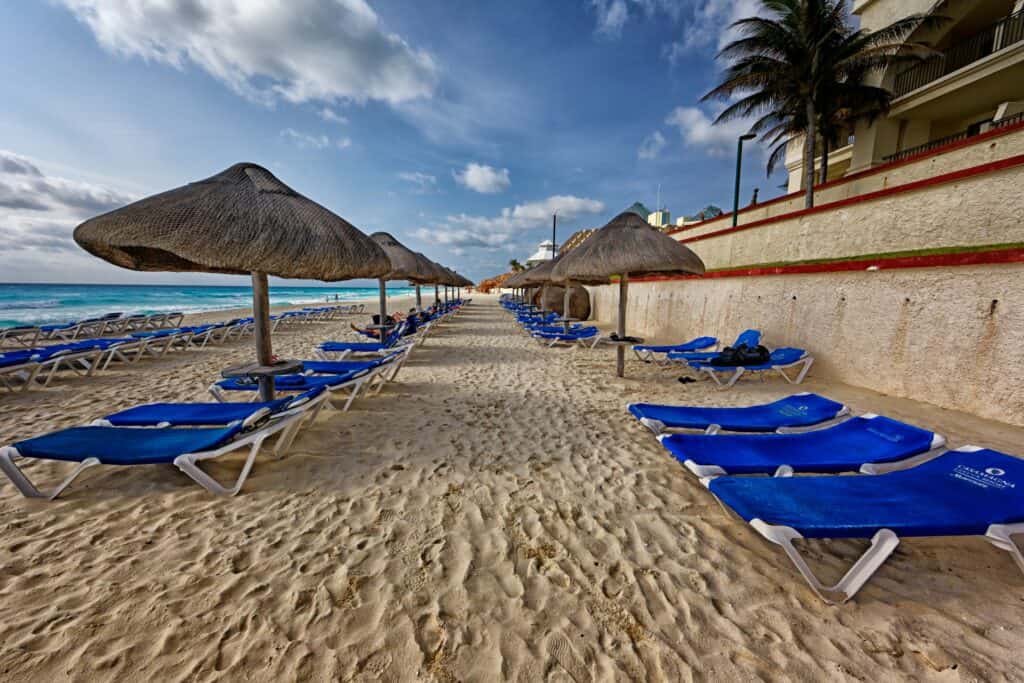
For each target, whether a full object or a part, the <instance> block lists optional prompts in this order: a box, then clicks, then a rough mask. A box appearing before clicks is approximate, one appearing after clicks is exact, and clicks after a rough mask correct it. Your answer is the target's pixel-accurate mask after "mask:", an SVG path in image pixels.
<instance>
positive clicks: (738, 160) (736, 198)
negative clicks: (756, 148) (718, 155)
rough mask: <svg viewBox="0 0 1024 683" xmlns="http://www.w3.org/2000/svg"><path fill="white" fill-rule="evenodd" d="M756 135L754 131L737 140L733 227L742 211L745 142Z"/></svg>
mask: <svg viewBox="0 0 1024 683" xmlns="http://www.w3.org/2000/svg"><path fill="white" fill-rule="evenodd" d="M756 137H757V136H756V135H754V134H753V133H746V134H745V135H741V136H740V137H739V139H737V140H736V188H735V190H733V194H732V227H734V228H735V227H736V222H737V220H738V219H739V213H740V168H741V167H742V166H743V143H744V142H745V141H747V140H753V139H754V138H756Z"/></svg>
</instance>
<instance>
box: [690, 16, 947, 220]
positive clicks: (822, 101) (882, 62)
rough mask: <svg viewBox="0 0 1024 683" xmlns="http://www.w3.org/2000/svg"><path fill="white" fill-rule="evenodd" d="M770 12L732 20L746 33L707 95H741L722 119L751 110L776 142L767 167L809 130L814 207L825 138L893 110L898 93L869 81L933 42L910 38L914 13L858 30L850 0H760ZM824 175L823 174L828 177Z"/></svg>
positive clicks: (808, 187) (917, 22)
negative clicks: (816, 169)
mask: <svg viewBox="0 0 1024 683" xmlns="http://www.w3.org/2000/svg"><path fill="white" fill-rule="evenodd" d="M761 5H762V7H763V8H764V10H765V15H766V16H758V17H750V18H747V19H740V20H739V21H737V22H735V23H734V24H733V25H732V28H734V29H736V30H737V31H739V33H740V38H738V39H737V40H734V41H732V42H731V43H729V44H728V45H726V46H725V47H724V48H722V50H721V51H720V52H719V53H718V57H719V59H724V60H728V61H729V66H728V68H727V69H726V72H725V77H724V79H723V81H722V82H721V84H719V85H718V86H717V87H716V88H714V89H713V90H711V91H710V92H709V93H707V94H706V95H705V96H704V97H703V101H707V100H710V99H725V100H731V99H733V98H734V97H736V96H739V99H738V100H736V101H735V102H733V103H732V104H731V105H729V106H728V107H726V108H725V109H724V110H723V111H722V113H721V114H719V115H718V118H717V119H715V123H720V122H723V121H731V120H735V119H742V118H747V117H751V116H756V117H757V120H756V121H755V122H754V124H753V125H752V126H751V129H750V130H751V132H753V133H756V134H758V135H760V136H761V140H762V142H765V143H767V144H768V145H769V146H770V147H772V148H773V149H772V152H771V154H770V156H769V158H768V173H769V174H771V172H772V170H773V169H774V168H775V166H776V164H777V163H778V162H779V160H780V159H782V157H783V155H784V154H785V150H786V144H787V143H789V142H790V141H791V140H792V139H793V138H794V137H796V136H798V135H803V136H804V169H803V170H804V188H805V197H806V198H805V205H806V206H807V207H808V208H810V207H811V206H814V158H815V156H816V154H815V146H816V144H817V141H818V138H819V136H822V137H823V140H824V141H825V144H826V154H825V158H823V160H822V161H823V164H822V165H823V166H825V167H826V170H825V171H824V173H827V161H826V159H827V145H828V144H829V143H831V142H835V138H836V134H837V132H838V131H839V130H841V129H842V128H843V127H844V126H849V125H851V124H852V122H853V121H855V120H856V119H858V118H860V117H863V116H877V115H879V114H881V113H884V112H885V111H887V110H888V106H889V102H890V99H891V97H892V95H891V93H890V92H889V91H888V90H886V89H884V88H882V87H879V86H874V85H869V84H868V83H867V82H866V80H867V79H868V78H869V77H870V76H872V75H877V74H878V73H881V72H882V71H884V70H885V69H886V68H888V67H889V66H891V65H893V64H896V63H898V62H901V61H905V60H908V59H920V57H921V53H922V52H923V51H924V50H926V48H925V47H924V46H923V45H921V44H919V43H913V44H910V43H907V42H906V38H907V36H908V35H910V34H911V33H912V32H913V31H914V30H915V29H916V28H918V27H919V26H921V25H922V24H923V23H925V22H935V21H938V18H936V17H930V18H926V17H924V16H922V15H913V16H910V17H906V18H904V19H900V20H898V21H896V22H894V23H892V24H890V25H889V26H887V27H885V28H882V29H879V30H877V31H866V30H861V29H854V28H853V26H852V24H851V21H850V17H849V14H848V12H847V9H846V3H845V2H844V0H761ZM824 173H823V175H822V177H823V178H824V177H825V176H824Z"/></svg>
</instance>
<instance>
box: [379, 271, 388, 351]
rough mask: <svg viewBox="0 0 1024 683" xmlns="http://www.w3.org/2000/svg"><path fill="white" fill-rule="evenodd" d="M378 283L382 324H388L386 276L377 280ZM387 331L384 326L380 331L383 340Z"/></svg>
mask: <svg viewBox="0 0 1024 683" xmlns="http://www.w3.org/2000/svg"><path fill="white" fill-rule="evenodd" d="M377 283H378V288H379V294H380V324H381V325H382V326H383V325H387V324H388V322H387V319H388V288H387V282H385V281H384V278H381V279H380V280H377ZM386 332H387V329H386V328H384V327H381V328H380V330H379V333H380V340H381V341H384V337H385V336H386V334H385V333H386Z"/></svg>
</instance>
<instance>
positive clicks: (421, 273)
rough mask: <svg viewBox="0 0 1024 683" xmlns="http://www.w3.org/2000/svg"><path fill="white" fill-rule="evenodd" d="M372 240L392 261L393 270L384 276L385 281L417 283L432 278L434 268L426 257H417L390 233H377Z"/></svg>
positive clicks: (372, 236) (371, 236) (371, 237)
mask: <svg viewBox="0 0 1024 683" xmlns="http://www.w3.org/2000/svg"><path fill="white" fill-rule="evenodd" d="M370 239H372V240H373V241H374V242H376V243H377V244H378V245H379V246H380V248H381V249H383V250H384V253H385V254H387V255H388V260H389V261H391V270H390V271H388V273H387V275H385V276H384V278H383V279H385V280H409V281H411V282H415V281H417V280H419V281H422V280H424V279H428V278H430V276H431V275H432V274H433V267H432V266H431V264H430V262H429V261H427V260H426V257H423V258H422V259H421V257H420V256H419V255H417V254H416V253H415V252H414V251H412V250H411V249H409V248H407V247H406V246H405V245H403V244H402V243H401V242H399V241H398V240H396V239H395V238H394V237H393V236H392V235H391V234H390V233H386V232H375V233H373V234H372V235H370Z"/></svg>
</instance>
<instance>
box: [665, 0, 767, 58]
mask: <svg viewBox="0 0 1024 683" xmlns="http://www.w3.org/2000/svg"><path fill="white" fill-rule="evenodd" d="M762 13H763V5H762V3H761V0H701V1H700V2H697V3H696V4H694V5H693V6H692V11H691V12H689V13H688V14H687V16H686V18H685V19H684V21H683V25H682V27H681V29H682V30H681V33H682V38H681V39H680V40H677V41H675V42H672V43H669V44H668V45H666V46H665V48H664V50H663V54H664V56H665V58H666V59H668V61H669V62H670V63H672V64H673V65H675V64H676V63H678V62H679V60H681V59H683V58H684V57H686V56H687V55H689V54H692V53H693V52H696V51H698V50H706V49H707V48H709V47H714V49H715V50H721V49H722V48H723V47H725V46H726V45H727V44H728V43H729V42H731V41H733V40H735V39H736V38H738V37H739V35H738V34H737V32H736V31H735V30H734V29H732V28H730V26H732V24H733V23H735V22H736V21H738V20H740V19H745V18H747V17H755V16H758V15H760V14H762Z"/></svg>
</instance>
